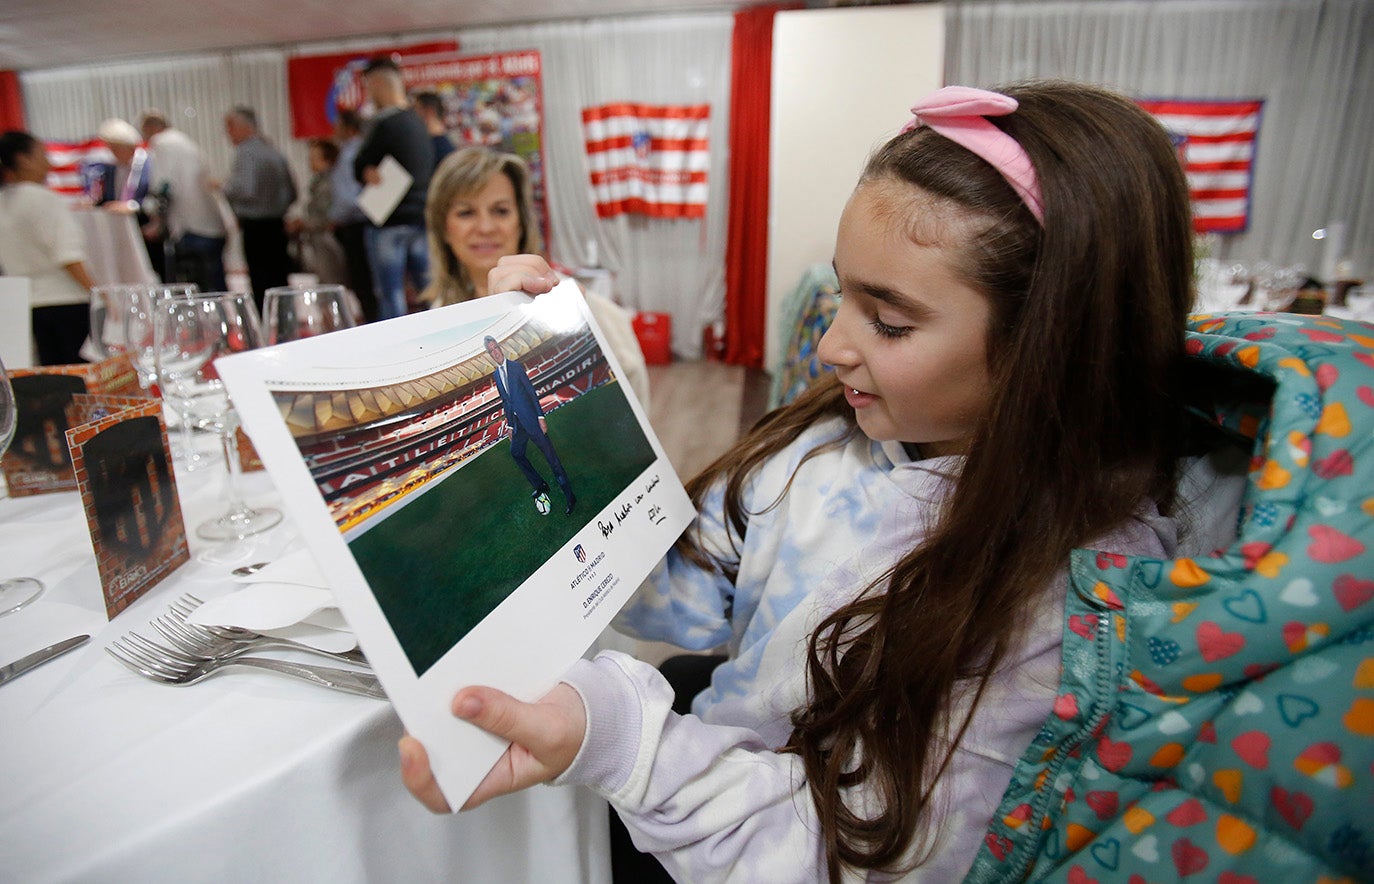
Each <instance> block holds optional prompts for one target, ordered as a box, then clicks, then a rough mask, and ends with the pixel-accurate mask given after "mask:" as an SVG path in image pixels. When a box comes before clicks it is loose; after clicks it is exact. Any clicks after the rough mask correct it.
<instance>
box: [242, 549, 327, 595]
mask: <svg viewBox="0 0 1374 884" xmlns="http://www.w3.org/2000/svg"><path fill="white" fill-rule="evenodd" d="M234 581H235V582H236V583H296V584H300V585H301V586H317V587H319V588H321V589H326V590H327V589H329V581H328V580H326V579H325V577H324V575H323V574H321V573H320V569H319V566H318V565H316V564H315V559H314V558H312V557H311V555H310V551H309V550H307V549H305V548H304V547H299V548H297V549H293V550H292V551H291V552H289V553H286V554H285V555H283V556H281V557H280V558H278V559H275V560H273V561H272V562H269V563H268V564H267V565H266V566H265V567H263V568H262V570H260V571H257V572H255V573H253V574H246V575H244V576H242V577H235V578H234Z"/></svg>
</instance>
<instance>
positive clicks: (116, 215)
mask: <svg viewBox="0 0 1374 884" xmlns="http://www.w3.org/2000/svg"><path fill="white" fill-rule="evenodd" d="M71 212H72V214H73V215H75V216H76V223H77V226H78V227H80V228H81V232H82V234H83V235H84V236H85V238H86V269H87V271H88V272H89V273H90V274H91V280H92V281H93V282H94V283H95V284H96V285H117V284H121V283H123V284H127V285H145V284H146V285H154V284H156V283H157V282H158V281H159V280H158V278H157V274H156V273H155V272H154V271H153V264H152V262H151V261H150V260H149V259H148V250H147V248H146V247H144V245H143V234H142V233H140V232H139V229H138V220H137V218H135V216H134V215H132V214H128V213H123V212H114V211H110V210H108V209H105V208H101V207H91V206H72V208H71Z"/></svg>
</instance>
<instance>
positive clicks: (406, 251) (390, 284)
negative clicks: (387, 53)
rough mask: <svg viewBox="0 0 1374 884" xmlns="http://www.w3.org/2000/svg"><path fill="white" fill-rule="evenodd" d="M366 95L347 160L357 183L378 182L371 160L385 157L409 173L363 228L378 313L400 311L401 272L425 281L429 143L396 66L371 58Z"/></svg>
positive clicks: (421, 284) (418, 285)
mask: <svg viewBox="0 0 1374 884" xmlns="http://www.w3.org/2000/svg"><path fill="white" fill-rule="evenodd" d="M363 85H364V86H365V87H366V89H367V97H368V98H369V99H370V100H371V101H372V104H373V106H374V107H376V109H377V112H376V113H375V114H373V116H372V119H370V120H368V122H367V128H366V131H365V132H364V133H363V143H362V145H361V146H360V147H359V148H358V156H357V157H356V158H354V160H353V174H354V175H355V176H356V177H357V179H358V181H359V182H361V183H362V184H379V183H381V180H382V176H381V173H380V172H379V171H378V170H377V166H378V165H379V164H380V163H381V162H382V160H383V159H385V158H386V157H388V156H389V157H391V158H392V159H394V160H395V161H396V162H398V163H400V164H401V166H402V167H404V168H405V170H406V172H408V173H409V174H410V177H411V182H410V188H409V189H408V190H406V193H405V195H404V196H402V197H401V201H400V202H399V203H398V204H397V205H396V208H395V209H393V210H392V212H391V214H390V215H389V216H387V218H385V219H384V220H383V221H382V222H381V223H380V224H374V225H373V226H371V227H369V228H368V230H367V240H366V241H367V259H368V261H369V262H370V263H371V264H372V283H373V287H374V289H375V291H376V293H377V308H378V309H377V313H378V316H379V318H381V319H390V318H392V317H393V316H404V315H405V314H406V313H407V312H408V311H407V307H406V277H407V276H409V277H410V281H411V285H413V286H414V288H415V291H417V292H419V291H421V290H423V289H424V288H425V286H426V285H428V284H429V269H428V264H429V249H428V248H427V247H426V244H425V193H426V191H428V190H429V179H430V176H431V175H432V174H433V173H434V145H433V143H432V142H431V141H430V138H429V132H428V131H426V129H425V124H424V122H423V121H422V120H421V119H420V117H419V115H418V114H416V113H415V111H413V110H411V108H410V106H409V104H408V102H407V101H406V92H405V85H404V83H403V82H402V80H401V69H400V68H399V67H397V66H396V62H394V61H392V60H391V59H389V58H376V59H373V60H372V61H371V62H369V63H368V65H367V67H366V68H365V69H364V70H363Z"/></svg>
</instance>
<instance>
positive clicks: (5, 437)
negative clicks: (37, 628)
mask: <svg viewBox="0 0 1374 884" xmlns="http://www.w3.org/2000/svg"><path fill="white" fill-rule="evenodd" d="M17 421H18V408H17V407H16V405H15V402H14V388H13V387H11V386H10V376H9V375H8V374H7V373H6V372H5V364H4V363H3V362H0V455H4V453H5V451H6V449H8V448H9V447H10V440H11V439H13V438H14V425H15V423H16V422H17ZM42 594H43V583H42V582H41V581H38V580H35V579H33V578H32V577H0V616H4V615H5V614H12V613H14V612H15V611H18V610H19V609H20V608H22V607H24V606H25V605H27V604H28V603H29V602H31V601H33V600H34V599H36V598H38V597H39V596H40V595H42Z"/></svg>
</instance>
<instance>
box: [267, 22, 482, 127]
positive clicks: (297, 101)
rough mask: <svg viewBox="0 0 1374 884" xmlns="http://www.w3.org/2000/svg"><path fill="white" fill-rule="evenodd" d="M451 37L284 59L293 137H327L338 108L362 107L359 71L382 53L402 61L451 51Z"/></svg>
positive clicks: (361, 85)
mask: <svg viewBox="0 0 1374 884" xmlns="http://www.w3.org/2000/svg"><path fill="white" fill-rule="evenodd" d="M457 48H458V44H457V43H455V42H454V41H452V40H444V41H440V42H436V43H417V44H415V45H412V46H401V47H387V48H379V49H369V50H367V51H365V52H361V51H360V52H341V53H335V54H333V55H297V56H295V57H294V58H290V59H287V62H286V88H287V93H288V94H289V95H290V97H291V134H292V135H293V136H294V137H296V138H328V137H329V136H330V135H332V134H333V132H334V120H335V119H337V117H338V112H339V109H340V108H346V109H348V110H357V109H358V108H359V107H361V106H362V104H363V100H364V96H363V84H362V70H363V68H364V67H366V66H367V63H368V62H369V61H370V60H372V59H373V58H376V57H378V56H382V55H390V56H395V57H397V59H398V63H399V64H405V59H406V57H407V56H419V55H433V54H435V53H438V52H453V51H455V50H457Z"/></svg>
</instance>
